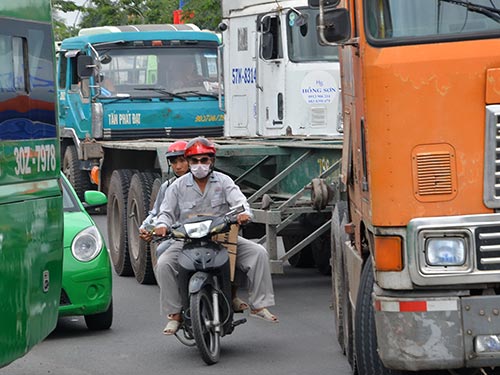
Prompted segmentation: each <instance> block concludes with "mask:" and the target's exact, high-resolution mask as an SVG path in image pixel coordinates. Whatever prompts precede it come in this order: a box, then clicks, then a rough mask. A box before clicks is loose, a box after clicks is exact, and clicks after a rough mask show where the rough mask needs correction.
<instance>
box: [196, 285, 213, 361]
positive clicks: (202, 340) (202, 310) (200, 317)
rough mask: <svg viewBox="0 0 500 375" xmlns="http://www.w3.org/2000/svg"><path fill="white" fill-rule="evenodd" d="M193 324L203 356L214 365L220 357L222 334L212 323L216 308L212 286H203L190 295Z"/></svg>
mask: <svg viewBox="0 0 500 375" xmlns="http://www.w3.org/2000/svg"><path fill="white" fill-rule="evenodd" d="M190 310H191V324H192V328H193V336H194V340H195V342H196V346H197V347H198V350H199V351H200V354H201V358H202V359H203V360H204V361H205V363H206V364H208V365H213V364H215V363H217V362H218V361H219V358H220V334H219V333H218V332H216V331H215V327H214V326H213V325H212V322H213V320H214V309H213V304H212V295H211V290H210V288H207V287H205V288H203V289H201V290H200V291H199V292H197V293H195V294H192V295H191V297H190Z"/></svg>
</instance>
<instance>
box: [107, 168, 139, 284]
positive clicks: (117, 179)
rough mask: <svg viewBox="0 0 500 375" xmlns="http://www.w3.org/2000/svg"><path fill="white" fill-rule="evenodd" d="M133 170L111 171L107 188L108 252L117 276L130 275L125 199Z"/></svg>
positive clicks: (131, 273)
mask: <svg viewBox="0 0 500 375" xmlns="http://www.w3.org/2000/svg"><path fill="white" fill-rule="evenodd" d="M132 175H133V171H132V170H130V169H117V170H115V171H113V174H112V175H111V180H110V183H109V190H108V205H107V213H108V214H107V223H108V241H109V254H110V256H111V261H112V263H113V267H114V269H115V272H116V273H117V274H118V275H119V276H132V275H133V270H132V266H131V264H130V257H129V251H128V236H127V200H128V191H129V186H130V180H131V178H132Z"/></svg>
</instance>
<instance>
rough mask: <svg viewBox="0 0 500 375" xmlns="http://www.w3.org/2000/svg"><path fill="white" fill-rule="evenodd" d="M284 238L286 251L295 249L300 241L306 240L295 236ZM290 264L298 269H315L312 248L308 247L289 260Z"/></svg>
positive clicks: (289, 235)
mask: <svg viewBox="0 0 500 375" xmlns="http://www.w3.org/2000/svg"><path fill="white" fill-rule="evenodd" d="M282 238H283V245H284V246H285V250H286V251H288V250H290V249H291V248H292V247H294V246H295V245H296V244H298V243H299V242H300V241H302V240H303V239H304V237H303V236H299V235H293V234H288V235H286V236H283V237H282ZM288 263H290V265H291V266H292V267H297V268H308V267H313V266H314V259H313V257H312V254H311V246H310V245H308V246H306V247H304V248H303V249H302V250H301V251H299V252H298V253H297V254H295V255H294V256H292V257H290V258H289V259H288Z"/></svg>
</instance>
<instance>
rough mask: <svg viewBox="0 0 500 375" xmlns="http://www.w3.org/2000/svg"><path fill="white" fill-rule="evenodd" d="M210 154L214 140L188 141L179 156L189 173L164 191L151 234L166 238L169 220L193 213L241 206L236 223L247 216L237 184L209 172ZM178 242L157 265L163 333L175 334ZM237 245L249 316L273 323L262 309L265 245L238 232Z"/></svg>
mask: <svg viewBox="0 0 500 375" xmlns="http://www.w3.org/2000/svg"><path fill="white" fill-rule="evenodd" d="M215 154H216V149H215V146H214V145H213V143H211V142H210V141H208V140H207V139H205V138H203V137H197V138H194V139H192V140H191V141H190V142H189V143H188V144H187V146H186V151H185V153H184V155H185V157H186V159H187V160H188V163H189V169H190V172H191V173H188V174H186V175H184V176H182V177H180V178H178V179H177V180H176V181H175V182H174V183H173V184H172V185H171V186H170V187H169V189H168V190H167V192H166V194H165V199H164V201H163V203H162V204H161V208H160V213H159V215H158V219H157V222H156V223H157V225H156V228H155V233H156V235H159V236H165V235H166V234H167V233H168V230H169V228H170V227H171V226H172V225H173V224H175V223H176V222H183V221H185V220H186V219H187V218H189V217H191V216H193V215H198V214H205V215H213V216H219V215H223V214H225V213H226V212H227V211H229V208H230V207H234V206H239V205H243V206H244V207H245V212H242V213H240V214H239V215H238V217H237V220H238V224H245V223H247V222H249V221H250V220H251V215H252V213H251V210H250V206H249V204H248V202H247V200H246V197H245V196H244V195H243V193H242V192H241V190H240V188H239V187H238V186H237V185H236V184H235V183H234V181H233V180H232V179H231V178H230V177H229V176H227V175H225V174H223V173H220V172H217V171H214V162H215ZM183 245H184V244H183V242H182V241H177V242H175V243H174V244H172V245H171V246H170V247H169V249H168V251H167V252H165V253H163V254H162V256H161V257H160V258H159V259H158V263H157V265H156V275H157V278H158V282H159V283H160V284H161V285H165V286H167V287H166V288H164V290H162V291H161V293H160V302H161V305H162V310H163V312H164V313H165V314H166V315H167V318H168V323H167V325H166V327H165V329H164V331H163V333H164V334H166V335H172V334H174V333H175V332H176V331H177V330H178V328H179V325H180V322H181V309H182V303H181V295H180V292H179V288H178V283H177V275H178V270H179V264H178V256H179V253H180V251H181V250H182V247H183ZM237 249H238V251H237V255H236V268H237V269H238V270H240V271H242V272H243V273H245V274H246V276H247V279H248V294H249V304H250V308H251V311H250V313H249V316H251V317H255V318H260V319H263V320H265V321H268V322H273V323H277V322H278V318H277V317H276V316H275V315H273V314H271V313H270V312H269V310H268V309H267V308H268V307H269V306H273V305H274V291H273V285H272V279H271V272H270V268H269V258H268V254H267V251H266V249H265V248H264V247H263V246H261V245H259V244H257V243H255V242H253V241H250V240H247V239H244V238H243V237H240V236H238V241H237ZM234 302H235V301H234V300H233V305H234Z"/></svg>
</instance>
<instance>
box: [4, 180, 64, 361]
mask: <svg viewBox="0 0 500 375" xmlns="http://www.w3.org/2000/svg"><path fill="white" fill-rule="evenodd" d="M30 188H31V190H32V191H33V192H34V194H33V195H31V197H28V198H29V199H26V200H24V199H25V195H24V193H25V192H26V191H28V190H29V189H30ZM6 189H10V193H11V197H12V199H11V201H12V202H13V203H7V204H0V210H1V212H2V214H1V215H0V275H2V282H1V283H0V296H1V299H2V303H1V304H0V316H1V317H2V318H1V319H0V348H1V350H0V366H3V365H5V364H7V363H9V362H11V361H12V360H14V359H16V358H18V357H20V356H22V355H24V354H25V353H26V352H27V351H28V350H29V349H30V348H31V347H33V346H34V345H36V344H37V343H38V342H40V341H41V340H42V339H43V338H45V337H46V336H47V335H48V334H49V333H50V332H51V331H52V330H53V329H54V327H55V325H56V323H57V315H58V307H59V295H60V291H61V277H62V220H63V217H62V200H61V197H60V190H59V186H58V181H57V180H50V181H48V182H46V183H45V186H44V187H43V188H40V186H39V185H38V184H37V183H27V184H23V186H22V188H21V189H18V188H17V186H16V185H10V186H2V187H1V188H0V193H1V194H2V195H4V196H5V190H6ZM27 219H28V220H27Z"/></svg>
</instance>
